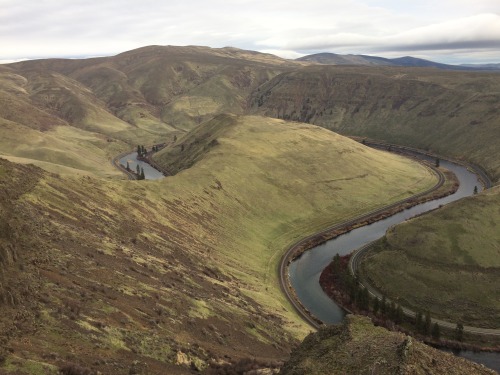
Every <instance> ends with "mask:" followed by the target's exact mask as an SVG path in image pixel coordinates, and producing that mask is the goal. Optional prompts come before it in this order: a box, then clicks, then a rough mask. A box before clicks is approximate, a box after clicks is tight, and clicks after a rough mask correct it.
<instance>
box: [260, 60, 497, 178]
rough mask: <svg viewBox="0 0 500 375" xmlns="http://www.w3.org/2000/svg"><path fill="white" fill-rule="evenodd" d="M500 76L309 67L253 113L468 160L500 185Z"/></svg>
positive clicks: (274, 89) (289, 77)
mask: <svg viewBox="0 0 500 375" xmlns="http://www.w3.org/2000/svg"><path fill="white" fill-rule="evenodd" d="M499 103H500V75H498V74H494V73H465V72H451V71H441V70H432V69H430V70H429V69H422V68H397V67H371V68H368V67H341V66H310V67H304V68H300V69H297V70H295V71H293V72H287V73H283V74H280V75H278V76H276V77H275V78H273V79H272V80H270V81H269V82H267V83H265V84H264V85H262V86H261V87H260V88H259V90H258V91H257V92H254V93H253V96H252V112H254V113H258V114H261V115H265V116H272V117H277V118H284V119H287V120H292V121H302V122H308V123H312V124H316V125H320V126H323V127H326V128H328V129H331V130H334V131H336V132H339V133H341V134H345V135H355V136H361V137H369V138H374V139H381V140H385V141H388V142H392V143H396V144H401V145H408V146H413V147H417V148H420V149H424V150H429V151H433V152H435V153H438V154H443V155H448V156H451V157H455V158H458V159H463V160H467V161H470V162H473V163H476V164H479V165H481V166H482V167H483V168H485V169H486V170H487V171H488V172H489V174H490V176H491V178H492V180H494V181H498V179H499V178H500V158H499V157H498V155H499V154H498V140H499V139H500V127H499V126H498V117H499V113H500V106H499Z"/></svg>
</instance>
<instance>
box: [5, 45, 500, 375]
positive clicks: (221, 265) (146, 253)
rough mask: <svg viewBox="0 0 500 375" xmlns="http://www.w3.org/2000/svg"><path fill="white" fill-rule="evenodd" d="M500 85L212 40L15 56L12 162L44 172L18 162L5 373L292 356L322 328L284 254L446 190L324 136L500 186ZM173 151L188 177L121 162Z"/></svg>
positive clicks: (8, 262)
mask: <svg viewBox="0 0 500 375" xmlns="http://www.w3.org/2000/svg"><path fill="white" fill-rule="evenodd" d="M499 88H500V80H499V78H498V75H495V74H491V73H476V72H475V73H464V72H448V71H442V70H437V69H428V68H415V67H413V68H407V67H391V66H373V67H366V66H363V67H345V66H320V65H314V64H312V63H311V62H297V61H289V60H284V59H280V58H278V57H276V56H272V55H268V54H261V53H257V52H252V51H243V50H238V49H234V48H221V49H211V48H207V47H196V46H188V47H171V46H167V47H161V46H149V47H144V48H141V49H138V50H134V51H129V52H125V53H123V54H120V55H117V56H113V57H103V58H95V59H86V60H64V59H51V60H40V61H25V62H20V63H15V64H9V65H1V66H0V156H1V157H2V158H8V159H9V160H11V161H15V162H20V163H25V164H26V163H35V164H36V165H38V166H41V167H42V168H43V169H44V170H41V169H39V168H37V167H35V166H30V165H19V164H14V163H9V162H7V161H5V160H3V159H0V185H1V186H2V192H3V195H2V197H0V216H1V218H2V221H1V225H0V264H1V265H0V267H1V272H0V292H1V294H0V301H1V303H2V313H3V315H2V318H1V319H0V326H1V327H2V329H1V330H0V332H2V336H1V337H0V343H1V345H0V348H1V350H0V363H1V371H5V372H7V373H9V372H10V373H24V374H26V373H27V374H38V373H47V374H51V373H53V374H55V373H58V372H59V370H64V369H66V370H65V371H67V372H66V373H71V372H70V371H72V370H74V371H77V370H78V371H80V373H85V371H86V370H85V368H86V369H88V370H89V371H90V370H91V369H92V370H96V371H97V370H98V371H101V372H102V373H117V374H122V373H123V374H127V373H148V374H155V373H164V372H165V371H167V372H169V373H173V374H175V373H189V372H190V371H196V370H203V369H206V368H207V366H209V365H211V364H216V365H224V364H227V363H228V362H231V361H233V360H237V359H240V358H245V357H252V358H256V359H258V360H262V361H275V360H285V359H287V358H288V354H289V352H290V350H291V348H292V347H294V346H296V344H297V343H298V342H299V340H300V339H302V338H303V337H304V336H305V335H306V334H307V333H308V331H309V327H307V326H306V325H305V323H304V322H303V321H302V320H301V319H300V318H299V317H298V316H297V315H296V314H295V313H294V312H293V309H292V307H291V306H290V305H289V303H288V302H287V300H286V299H285V298H284V296H283V295H282V293H281V291H280V290H279V287H278V282H277V277H278V276H277V272H276V267H277V264H278V261H279V258H280V255H281V254H282V253H283V251H284V250H285V249H286V248H287V247H288V246H290V245H291V244H292V243H294V242H296V241H297V240H298V239H299V238H302V237H303V236H306V235H308V234H310V233H314V232H316V231H318V230H319V229H322V228H324V227H326V226H328V225H330V224H332V223H337V222H340V221H343V220H345V219H347V218H350V217H353V216H356V215H358V214H360V213H362V212H366V211H368V210H370V209H373V208H376V207H380V206H383V205H385V204H387V203H390V202H393V201H396V200H399V199H401V198H403V197H406V196H409V195H412V194H414V193H416V192H418V191H420V190H424V189H425V188H427V187H429V186H431V185H433V183H434V177H433V175H431V174H429V173H428V171H427V170H426V169H425V168H423V167H422V166H421V165H419V164H416V163H414V162H411V161H409V160H407V159H403V158H400V157H398V156H395V155H391V154H387V153H385V152H381V151H376V150H372V149H369V148H366V147H364V146H363V145H362V144H359V143H356V142H354V141H352V140H349V139H346V138H345V137H343V136H340V135H338V134H335V133H332V132H330V131H328V130H326V129H322V128H321V127H323V128H327V129H333V130H335V131H338V132H340V133H343V134H346V135H357V136H362V137H371V138H375V139H382V140H385V141H389V142H394V143H400V144H406V145H411V146H414V147H419V148H423V149H428V150H431V151H434V152H438V153H442V154H444V155H448V156H453V157H458V158H462V159H464V160H467V161H472V162H475V163H477V164H480V165H481V166H483V167H484V168H485V169H486V170H487V171H488V173H489V174H490V176H492V178H493V179H494V180H495V181H498V179H499V178H500V158H499V153H498V146H497V144H498V139H500V134H499V130H500V128H499V127H498V121H497V119H498V111H499V109H500V107H499V103H500V101H499V100H498V99H499ZM262 115H264V116H270V117H275V118H270V117H263V116H262ZM276 117H278V118H279V119H277V118H276ZM303 122H309V123H311V124H316V125H319V126H321V127H318V126H314V125H309V124H305V123H303ZM165 141H168V142H167V143H168V146H167V147H166V148H165V149H163V150H162V151H161V152H159V153H157V154H156V155H155V161H156V162H158V163H160V164H161V165H162V166H164V167H165V168H166V169H168V170H170V171H172V172H173V174H175V175H174V176H172V177H168V178H166V179H163V180H161V181H156V182H152V181H141V182H136V181H124V180H123V176H122V175H121V174H120V172H118V171H117V170H115V169H114V167H113V166H112V165H111V163H109V160H110V159H111V158H112V157H114V156H116V154H118V153H120V152H123V151H126V150H128V149H132V148H135V146H136V145H137V144H152V143H155V142H165ZM492 194H493V193H492ZM458 205H459V204H458ZM469 208H470V210H471V212H472V213H475V212H476V210H477V213H478V214H480V213H481V212H482V211H481V207H479V206H477V207H476V206H475V205H472V206H470V207H469ZM485 237H486V238H488V237H487V236H486V235H485ZM491 238H493V239H494V237H491ZM431 245H432V244H431ZM431 245H430V246H431ZM432 246H433V245H432ZM79 366H81V367H79Z"/></svg>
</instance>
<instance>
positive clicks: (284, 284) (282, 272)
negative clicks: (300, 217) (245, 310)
mask: <svg viewBox="0 0 500 375" xmlns="http://www.w3.org/2000/svg"><path fill="white" fill-rule="evenodd" d="M431 168H432V170H433V171H434V172H435V173H436V175H437V176H438V182H437V183H436V185H434V186H433V187H431V188H430V189H427V190H426V191H424V192H421V193H419V194H415V195H413V196H411V197H408V198H406V199H402V200H400V201H398V202H396V203H393V204H390V205H387V206H385V207H382V208H379V209H376V210H373V211H371V212H368V213H366V214H363V215H361V216H357V217H355V218H353V219H351V220H348V221H345V222H343V223H340V224H336V225H332V226H330V227H328V228H326V229H324V230H322V231H321V232H319V233H315V234H313V235H310V236H308V237H306V238H304V239H302V240H300V241H299V242H297V243H296V244H295V245H293V246H292V247H291V248H289V249H288V251H287V252H286V253H285V254H284V255H283V256H282V258H281V261H280V264H279V281H280V287H281V290H282V291H283V293H284V294H285V296H286V297H287V299H288V300H289V301H290V303H291V304H292V306H293V307H294V308H295V310H296V311H297V313H298V314H299V315H300V316H301V317H302V318H303V319H304V320H305V321H306V322H307V323H309V324H310V325H311V326H312V327H314V328H318V327H319V326H320V325H322V324H323V323H322V322H321V321H320V320H318V319H317V318H315V317H314V316H312V314H311V313H310V312H309V311H308V310H307V309H306V308H305V307H304V306H303V305H302V304H301V303H300V301H298V299H297V297H296V296H295V293H294V292H293V289H292V287H291V286H290V283H289V281H288V272H287V270H288V264H289V263H290V262H291V260H292V259H293V257H294V255H295V253H296V252H297V249H298V248H300V247H301V246H302V245H304V244H305V243H306V242H309V241H311V240H312V239H314V238H317V237H321V236H323V235H324V234H326V233H329V232H332V231H335V230H342V229H344V228H347V227H350V226H352V225H354V224H357V223H360V222H364V221H367V220H369V219H371V218H372V217H376V216H379V215H380V214H383V213H385V212H387V211H390V210H392V209H394V208H395V207H398V206H400V205H401V204H404V203H407V202H409V201H411V200H414V199H416V198H420V197H423V196H425V195H427V194H430V193H432V192H434V191H435V190H437V189H439V188H440V187H441V186H443V184H444V182H445V177H444V175H443V173H442V172H441V171H440V170H438V169H437V168H435V167H432V166H431Z"/></svg>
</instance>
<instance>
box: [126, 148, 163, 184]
mask: <svg viewBox="0 0 500 375" xmlns="http://www.w3.org/2000/svg"><path fill="white" fill-rule="evenodd" d="M127 162H128V164H129V167H130V169H131V170H132V171H134V172H135V171H136V168H137V165H139V167H140V168H143V169H144V177H145V178H146V180H159V179H161V178H163V177H165V176H164V175H163V173H161V172H160V171H159V170H157V169H154V168H153V167H152V166H150V165H149V164H148V163H146V162H144V161H141V160H137V152H132V153H130V154H128V155H125V156H124V157H122V158H120V164H121V165H123V166H124V167H127Z"/></svg>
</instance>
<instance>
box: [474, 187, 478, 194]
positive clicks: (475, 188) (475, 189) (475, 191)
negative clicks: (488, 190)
mask: <svg viewBox="0 0 500 375" xmlns="http://www.w3.org/2000/svg"><path fill="white" fill-rule="evenodd" d="M476 194H477V186H474V195H476Z"/></svg>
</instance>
